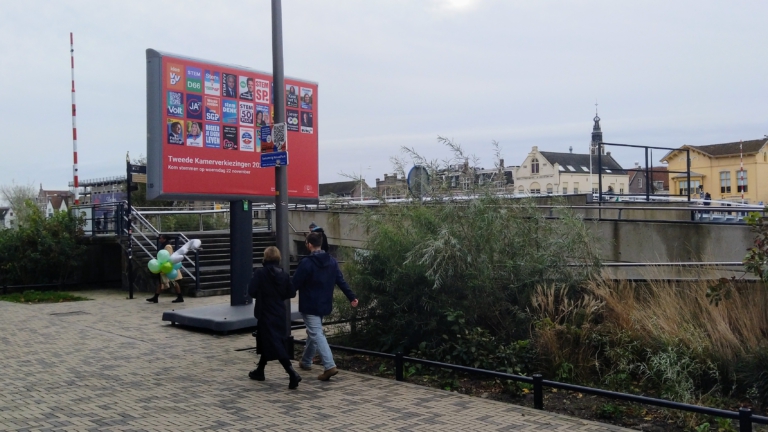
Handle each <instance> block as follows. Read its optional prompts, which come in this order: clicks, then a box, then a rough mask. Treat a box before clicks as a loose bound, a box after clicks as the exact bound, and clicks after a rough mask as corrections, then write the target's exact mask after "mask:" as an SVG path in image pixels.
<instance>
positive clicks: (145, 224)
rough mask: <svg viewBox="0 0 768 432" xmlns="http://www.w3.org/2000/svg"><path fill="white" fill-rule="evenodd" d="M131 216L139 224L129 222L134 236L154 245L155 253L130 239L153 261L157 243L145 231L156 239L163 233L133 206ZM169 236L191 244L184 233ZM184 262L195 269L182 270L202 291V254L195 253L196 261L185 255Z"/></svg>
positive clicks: (155, 251) (198, 289) (132, 238)
mask: <svg viewBox="0 0 768 432" xmlns="http://www.w3.org/2000/svg"><path fill="white" fill-rule="evenodd" d="M131 214H132V215H133V216H134V218H135V221H136V222H137V224H136V223H134V222H133V221H129V223H130V226H131V228H132V230H133V234H134V235H136V234H139V235H141V236H142V237H143V238H144V240H146V242H147V244H149V245H152V247H154V253H152V252H150V251H149V250H147V248H145V247H144V245H143V244H142V243H141V242H139V241H138V240H137V239H134V237H133V236H131V237H130V238H131V240H132V241H134V240H135V244H137V245H139V247H140V248H141V249H142V250H143V251H144V252H145V253H146V254H147V255H148V256H149V257H150V259H151V257H154V256H156V255H157V246H156V241H155V240H151V239H150V238H149V237H147V236H146V234H144V231H148V232H149V233H152V234H154V235H155V238H157V237H158V236H160V234H161V233H160V231H158V229H157V228H155V227H154V226H153V225H152V223H151V222H149V220H147V218H145V217H144V216H143V215H142V214H141V212H140V211H139V210H137V209H136V207H133V206H132V207H131ZM141 228H143V229H141ZM126 234H127V233H126ZM169 234H173V235H175V236H177V237H178V238H180V239H182V240H183V241H184V243H188V242H189V239H188V238H187V236H185V235H184V233H181V232H178V233H169ZM132 244H133V243H132ZM184 261H187V262H189V263H190V264H191V265H192V266H193V267H194V273H193V272H191V271H190V270H189V269H188V268H187V267H183V266H182V267H181V270H183V271H184V273H186V274H187V275H188V276H189V277H191V278H192V280H194V281H195V290H196V291H200V252H199V250H195V251H194V260H193V259H192V258H190V257H189V256H187V255H185V256H184V259H183V260H182V262H184Z"/></svg>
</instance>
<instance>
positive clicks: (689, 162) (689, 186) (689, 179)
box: [685, 149, 691, 202]
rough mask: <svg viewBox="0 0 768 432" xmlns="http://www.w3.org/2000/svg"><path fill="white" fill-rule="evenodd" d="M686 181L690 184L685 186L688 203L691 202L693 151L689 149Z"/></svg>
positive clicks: (686, 160) (686, 158) (686, 153)
mask: <svg viewBox="0 0 768 432" xmlns="http://www.w3.org/2000/svg"><path fill="white" fill-rule="evenodd" d="M685 180H686V181H687V182H688V183H687V184H686V185H685V189H686V194H687V195H688V202H691V151H690V150H688V149H686V150H685Z"/></svg>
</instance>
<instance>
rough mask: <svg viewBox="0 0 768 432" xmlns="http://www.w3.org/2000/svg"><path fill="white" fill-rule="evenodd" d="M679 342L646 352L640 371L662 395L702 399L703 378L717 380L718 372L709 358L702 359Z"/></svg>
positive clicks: (690, 399) (692, 401)
mask: <svg viewBox="0 0 768 432" xmlns="http://www.w3.org/2000/svg"><path fill="white" fill-rule="evenodd" d="M698 357H699V356H697V355H696V354H695V353H691V352H688V351H687V350H685V349H684V348H682V347H681V346H680V345H679V344H676V343H671V344H670V345H668V346H666V347H664V348H663V349H662V350H659V351H657V352H651V351H649V352H648V357H647V362H646V363H645V364H643V365H642V370H641V374H642V375H644V377H645V379H648V380H651V381H652V383H653V384H654V385H655V386H656V387H657V388H660V389H661V396H662V397H664V398H668V399H671V400H674V401H678V402H683V403H696V402H697V401H698V400H699V399H701V396H702V395H701V389H702V388H705V387H706V386H705V385H703V382H704V381H711V380H714V381H715V382H718V378H719V372H718V370H717V367H716V366H715V365H714V364H713V363H712V362H710V361H703V360H700V359H699V358H698Z"/></svg>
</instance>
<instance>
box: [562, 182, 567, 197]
mask: <svg viewBox="0 0 768 432" xmlns="http://www.w3.org/2000/svg"><path fill="white" fill-rule="evenodd" d="M563 195H568V183H563Z"/></svg>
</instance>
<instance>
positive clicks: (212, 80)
mask: <svg viewBox="0 0 768 432" xmlns="http://www.w3.org/2000/svg"><path fill="white" fill-rule="evenodd" d="M220 79H221V78H220V76H219V73H218V72H216V71H209V70H206V71H205V94H207V95H213V96H219V95H220V94H221V81H220Z"/></svg>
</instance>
